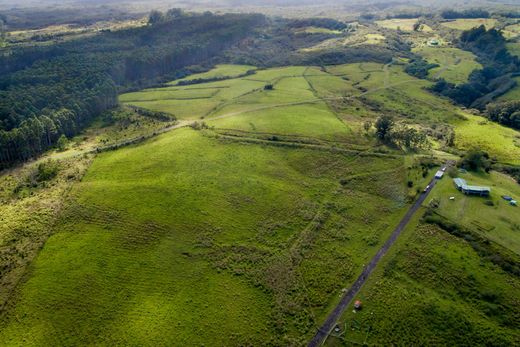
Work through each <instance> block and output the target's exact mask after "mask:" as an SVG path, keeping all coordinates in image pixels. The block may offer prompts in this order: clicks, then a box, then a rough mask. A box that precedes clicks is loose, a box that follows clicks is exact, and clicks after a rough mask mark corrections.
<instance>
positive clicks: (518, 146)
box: [452, 113, 520, 165]
mask: <svg viewBox="0 0 520 347" xmlns="http://www.w3.org/2000/svg"><path fill="white" fill-rule="evenodd" d="M463 116H464V117H465V118H466V120H454V121H453V122H452V124H453V126H454V128H455V134H456V136H455V145H456V147H458V148H460V149H464V150H468V149H471V148H480V149H482V150H484V151H487V152H488V153H489V154H490V155H491V156H494V157H496V158H497V159H498V160H499V161H501V162H504V163H510V164H515V165H517V164H520V138H519V136H520V135H519V133H518V131H516V130H514V129H511V128H507V127H504V126H502V125H500V124H498V123H494V122H491V121H488V120H487V119H485V118H484V117H480V116H474V115H471V114H468V113H463Z"/></svg>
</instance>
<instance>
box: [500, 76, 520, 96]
mask: <svg viewBox="0 0 520 347" xmlns="http://www.w3.org/2000/svg"><path fill="white" fill-rule="evenodd" d="M514 80H515V81H516V83H517V84H516V86H515V87H514V88H513V89H511V90H509V91H508V92H507V93H505V94H504V95H501V96H500V97H498V100H499V101H515V100H520V77H515V78H514Z"/></svg>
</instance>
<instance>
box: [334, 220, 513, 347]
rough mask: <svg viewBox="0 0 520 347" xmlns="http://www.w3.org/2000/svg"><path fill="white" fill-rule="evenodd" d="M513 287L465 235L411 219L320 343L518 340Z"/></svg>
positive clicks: (493, 342) (508, 342)
mask: <svg viewBox="0 0 520 347" xmlns="http://www.w3.org/2000/svg"><path fill="white" fill-rule="evenodd" d="M519 288H520V282H519V280H518V278H517V277H512V276H511V275H509V274H507V273H505V272H503V271H502V270H500V269H499V268H497V267H496V266H494V265H492V264H491V263H490V262H489V261H486V260H483V259H482V258H480V257H479V255H478V254H477V253H476V252H475V251H474V250H473V248H472V247H471V246H470V245H469V243H468V242H466V241H464V240H462V239H460V238H456V237H454V236H451V235H450V234H448V233H446V232H445V231H443V230H441V229H439V228H438V227H436V226H433V225H425V224H419V225H418V226H417V222H416V223H414V225H410V228H408V229H407V230H406V231H405V232H404V234H403V235H402V236H401V238H400V240H399V241H398V242H397V244H396V245H395V247H394V249H393V250H392V251H391V252H389V254H387V256H386V257H385V258H384V260H383V261H382V263H380V266H379V267H378V268H377V270H376V271H375V273H374V274H373V275H372V277H371V278H370V279H369V280H368V282H367V283H366V284H365V286H364V287H363V288H362V289H361V292H360V293H359V295H358V296H357V298H358V299H360V300H361V301H362V302H363V309H362V310H361V311H359V312H356V311H354V310H353V305H350V307H349V308H348V309H347V310H346V311H345V314H344V316H343V318H342V319H341V321H340V322H339V326H340V327H341V330H342V334H341V335H340V334H336V335H340V336H339V337H334V336H331V337H329V339H328V340H327V343H326V345H327V346H352V345H357V344H363V343H367V344H368V345H401V344H402V345H486V344H489V345H494V346H512V345H517V344H518V343H519V342H520V339H519V335H518V329H517V327H516V323H515V322H516V321H517V320H518V309H517V308H518V305H517V301H518V297H519V296H520V289H519ZM461 332H464V333H461Z"/></svg>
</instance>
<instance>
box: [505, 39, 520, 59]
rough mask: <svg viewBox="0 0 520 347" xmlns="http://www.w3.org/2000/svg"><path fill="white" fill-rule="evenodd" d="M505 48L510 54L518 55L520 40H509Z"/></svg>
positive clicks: (519, 54) (519, 53) (519, 55)
mask: <svg viewBox="0 0 520 347" xmlns="http://www.w3.org/2000/svg"><path fill="white" fill-rule="evenodd" d="M507 49H508V50H509V52H511V54H514V55H516V56H517V57H520V42H510V43H508V44H507Z"/></svg>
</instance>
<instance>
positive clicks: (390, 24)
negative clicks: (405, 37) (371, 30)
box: [376, 18, 418, 31]
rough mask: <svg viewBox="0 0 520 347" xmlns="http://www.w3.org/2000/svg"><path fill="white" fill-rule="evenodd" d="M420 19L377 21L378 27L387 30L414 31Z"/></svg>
mask: <svg viewBox="0 0 520 347" xmlns="http://www.w3.org/2000/svg"><path fill="white" fill-rule="evenodd" d="M417 20H418V18H410V19H408V18H405V19H399V18H394V19H385V20H379V21H376V23H377V25H379V26H380V27H383V28H386V29H393V30H402V31H413V26H414V24H415V23H417Z"/></svg>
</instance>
